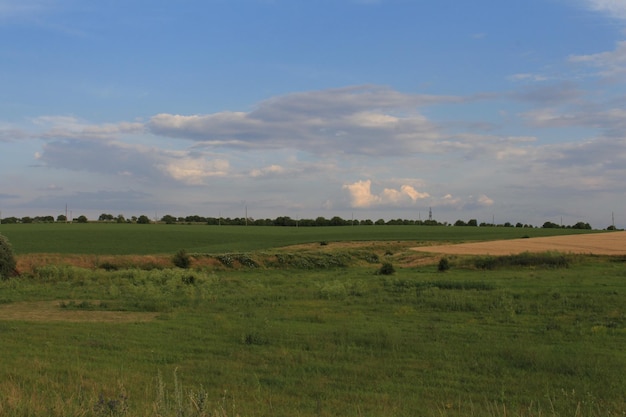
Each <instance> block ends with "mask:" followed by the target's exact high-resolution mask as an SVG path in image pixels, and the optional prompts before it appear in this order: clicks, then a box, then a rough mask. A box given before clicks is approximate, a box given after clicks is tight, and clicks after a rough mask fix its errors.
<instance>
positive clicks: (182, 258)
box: [172, 249, 191, 269]
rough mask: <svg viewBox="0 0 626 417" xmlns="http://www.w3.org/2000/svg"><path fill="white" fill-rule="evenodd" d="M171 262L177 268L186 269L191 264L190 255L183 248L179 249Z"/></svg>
mask: <svg viewBox="0 0 626 417" xmlns="http://www.w3.org/2000/svg"><path fill="white" fill-rule="evenodd" d="M172 262H173V263H174V265H176V266H177V267H179V268H183V269H188V268H189V267H190V266H191V257H190V256H189V254H188V253H187V251H186V250H185V249H181V250H179V251H178V252H176V254H175V255H174V257H173V258H172Z"/></svg>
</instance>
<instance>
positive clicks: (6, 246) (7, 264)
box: [0, 235, 17, 280]
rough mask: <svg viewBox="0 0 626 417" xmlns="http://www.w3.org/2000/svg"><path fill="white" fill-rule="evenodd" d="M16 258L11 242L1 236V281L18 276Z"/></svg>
mask: <svg viewBox="0 0 626 417" xmlns="http://www.w3.org/2000/svg"><path fill="white" fill-rule="evenodd" d="M16 264H17V263H16V261H15V256H14V255H13V248H12V247H11V244H10V243H9V240H8V239H7V238H6V237H4V236H3V235H0V279H3V280H5V279H9V278H10V277H12V276H13V275H15V274H16V270H15V266H16Z"/></svg>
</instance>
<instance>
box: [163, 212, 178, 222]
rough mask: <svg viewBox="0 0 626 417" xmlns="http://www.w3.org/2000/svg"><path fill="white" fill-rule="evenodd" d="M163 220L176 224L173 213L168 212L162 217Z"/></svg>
mask: <svg viewBox="0 0 626 417" xmlns="http://www.w3.org/2000/svg"><path fill="white" fill-rule="evenodd" d="M161 221H162V222H163V223H165V224H174V223H176V217H174V216H172V215H171V214H166V215H165V216H163V217H161Z"/></svg>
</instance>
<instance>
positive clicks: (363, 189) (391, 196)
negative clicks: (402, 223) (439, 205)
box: [343, 180, 430, 208]
mask: <svg viewBox="0 0 626 417" xmlns="http://www.w3.org/2000/svg"><path fill="white" fill-rule="evenodd" d="M343 188H344V189H346V190H348V193H349V195H350V201H351V205H352V207H354V208H369V207H372V206H386V205H388V206H397V205H409V204H411V203H415V202H416V201H417V200H419V199H426V198H429V197H430V195H429V194H428V193H425V192H418V191H417V190H415V188H413V187H412V186H410V185H406V184H405V185H402V186H401V187H400V189H394V188H385V189H383V191H382V192H381V193H380V194H378V195H376V194H373V193H372V181H371V180H361V181H357V182H354V183H352V184H346V185H344V186H343Z"/></svg>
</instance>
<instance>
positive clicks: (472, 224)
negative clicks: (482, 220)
mask: <svg viewBox="0 0 626 417" xmlns="http://www.w3.org/2000/svg"><path fill="white" fill-rule="evenodd" d="M467 225H468V226H474V227H476V226H478V220H476V219H469V221H468V222H467Z"/></svg>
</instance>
